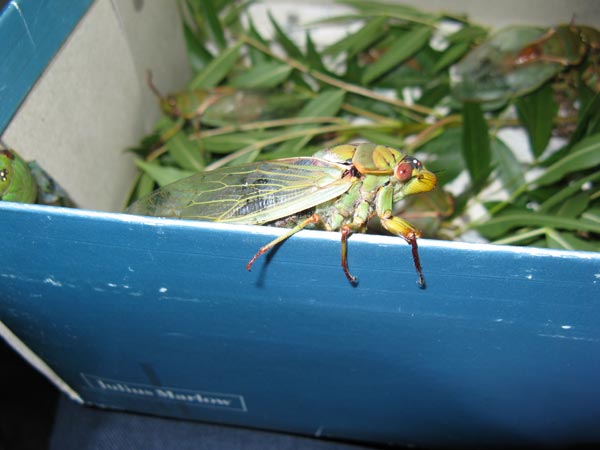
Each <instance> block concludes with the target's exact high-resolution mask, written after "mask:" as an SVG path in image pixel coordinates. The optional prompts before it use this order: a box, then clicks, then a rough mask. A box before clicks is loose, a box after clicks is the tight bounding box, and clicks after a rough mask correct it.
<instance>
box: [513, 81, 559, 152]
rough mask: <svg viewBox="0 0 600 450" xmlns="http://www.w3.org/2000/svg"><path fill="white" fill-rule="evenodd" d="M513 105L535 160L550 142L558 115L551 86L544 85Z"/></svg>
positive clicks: (518, 99) (548, 84)
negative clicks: (525, 131)
mask: <svg viewBox="0 0 600 450" xmlns="http://www.w3.org/2000/svg"><path fill="white" fill-rule="evenodd" d="M515 104H516V107H517V113H518V115H519V119H520V120H521V122H522V123H523V125H525V129H526V130H527V134H528V136H529V144H530V146H531V150H532V153H533V157H534V158H537V157H539V156H540V155H541V154H542V153H543V152H544V150H545V149H546V147H547V146H548V142H550V137H551V136H552V129H553V128H554V118H555V117H556V114H557V113H558V104H557V103H556V102H555V101H554V94H553V92H552V86H551V85H550V83H546V84H544V85H543V86H542V87H541V88H540V89H537V90H536V91H534V92H532V93H531V94H528V95H525V96H523V97H520V98H517V100H516V102H515Z"/></svg>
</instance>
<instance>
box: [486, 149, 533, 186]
mask: <svg viewBox="0 0 600 450" xmlns="http://www.w3.org/2000/svg"><path fill="white" fill-rule="evenodd" d="M492 152H493V155H494V161H495V163H496V164H495V165H496V166H497V168H498V175H499V177H500V179H501V180H502V186H503V187H504V189H506V191H507V192H508V193H509V194H512V193H513V192H515V191H516V190H517V189H518V188H519V187H521V186H523V185H524V184H525V171H524V169H523V166H522V165H521V163H520V162H519V161H518V160H517V158H516V157H515V154H514V153H513V151H512V150H511V149H510V147H508V145H506V144H505V143H504V141H503V140H502V139H499V138H495V139H493V140H492Z"/></svg>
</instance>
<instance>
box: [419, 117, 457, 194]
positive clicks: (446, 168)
mask: <svg viewBox="0 0 600 450" xmlns="http://www.w3.org/2000/svg"><path fill="white" fill-rule="evenodd" d="M461 145H462V127H455V128H449V129H447V130H444V131H443V133H442V134H440V135H439V136H436V137H435V138H433V139H432V140H430V141H429V142H427V143H425V144H424V145H423V146H422V147H420V148H419V149H418V150H419V152H423V153H426V154H428V155H433V156H434V157H433V158H431V157H429V158H427V163H426V165H427V168H428V169H429V170H431V171H433V172H435V173H436V174H437V177H438V181H439V184H440V185H442V186H443V185H445V184H447V183H449V182H450V181H452V180H454V179H455V178H456V177H457V176H458V175H460V173H461V172H462V171H463V170H465V164H464V161H463V158H461V157H460V155H458V154H457V153H458V152H457V151H456V150H455V149H459V148H461Z"/></svg>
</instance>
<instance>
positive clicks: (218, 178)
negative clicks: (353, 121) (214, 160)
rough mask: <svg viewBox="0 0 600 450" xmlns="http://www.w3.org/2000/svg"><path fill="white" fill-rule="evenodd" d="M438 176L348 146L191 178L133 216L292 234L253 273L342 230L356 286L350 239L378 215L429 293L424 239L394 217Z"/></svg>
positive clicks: (406, 159)
mask: <svg viewBox="0 0 600 450" xmlns="http://www.w3.org/2000/svg"><path fill="white" fill-rule="evenodd" d="M436 184H437V177H436V175H435V174H434V173H432V172H430V171H428V170H427V169H425V167H424V166H423V164H422V163H421V162H420V161H419V160H418V159H416V158H415V157H413V156H409V155H406V154H404V153H402V152H401V151H399V150H396V149H394V148H391V147H386V146H382V145H376V144H370V143H364V144H344V145H338V146H335V147H331V148H328V149H325V150H321V151H319V152H317V153H315V154H314V155H313V156H312V157H297V158H285V159H278V160H273V161H261V162H253V163H248V164H243V165H239V166H232V167H223V168H220V169H217V170H214V171H211V172H205V173H200V174H196V175H192V176H191V177H188V178H184V179H182V180H179V181H176V182H174V183H172V184H170V185H167V186H164V187H162V188H159V189H158V190H156V191H154V192H153V193H151V194H150V195H148V196H146V197H144V198H142V199H140V200H138V201H137V202H135V203H134V204H133V205H131V206H130V207H129V208H128V209H127V211H126V212H128V213H132V214H141V215H151V216H161V217H174V218H180V219H192V220H206V221H211V222H224V223H239V224H255V225H274V226H281V227H286V228H289V231H287V232H286V233H284V234H282V235H281V236H280V237H278V238H277V239H275V240H273V241H271V242H269V243H268V244H266V245H265V246H263V247H262V248H260V249H259V250H258V252H257V253H256V254H255V255H254V257H253V258H252V259H251V260H250V261H249V262H248V264H247V266H246V268H247V269H248V270H250V269H251V267H252V265H253V264H254V262H255V261H256V259H257V258H258V257H259V256H260V255H262V254H264V253H266V252H267V251H269V250H270V249H271V248H273V247H274V246H276V245H277V244H279V243H280V242H283V241H285V240H286V239H288V238H289V237H291V236H292V235H294V234H295V233H297V232H298V231H300V230H303V229H305V228H316V229H323V230H330V231H338V230H339V231H341V245H342V251H341V264H342V268H343V271H344V273H345V275H346V277H347V278H348V280H349V281H350V283H353V284H354V283H356V281H357V279H356V277H354V276H353V275H352V274H351V273H350V271H349V269H348V258H347V255H348V238H349V236H350V235H351V234H352V233H355V232H360V233H362V232H365V231H366V229H367V225H368V222H369V221H370V220H371V219H372V218H374V217H375V216H377V217H378V218H379V221H380V223H381V225H382V226H383V228H385V229H386V230H387V231H389V232H390V233H392V234H394V235H397V236H400V237H402V238H404V239H405V240H406V242H408V243H409V244H410V245H411V246H412V255H413V261H414V265H415V269H416V271H417V275H418V281H417V283H418V285H419V287H421V288H424V287H425V279H424V277H423V273H422V269H421V263H420V261H419V254H418V248H417V238H419V237H420V236H421V233H420V231H419V230H417V229H416V228H415V227H414V226H413V225H411V224H410V223H408V222H407V221H405V220H404V219H402V218H401V217H398V216H396V215H394V213H393V209H394V204H396V203H397V202H399V201H401V200H402V199H404V198H405V197H406V196H409V195H412V194H417V193H421V192H427V191H431V190H432V189H434V187H435V186H436Z"/></svg>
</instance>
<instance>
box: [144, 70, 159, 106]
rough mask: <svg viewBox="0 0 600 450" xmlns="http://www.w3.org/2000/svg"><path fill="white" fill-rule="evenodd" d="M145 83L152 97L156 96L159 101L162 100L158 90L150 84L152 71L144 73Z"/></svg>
mask: <svg viewBox="0 0 600 450" xmlns="http://www.w3.org/2000/svg"><path fill="white" fill-rule="evenodd" d="M146 83H147V84H148V87H149V88H150V90H151V91H152V93H153V94H154V95H156V96H157V97H158V98H159V99H160V100H162V99H163V96H162V94H161V93H160V91H159V90H158V88H157V87H156V86H155V85H154V83H153V82H152V71H151V70H148V71H146Z"/></svg>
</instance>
